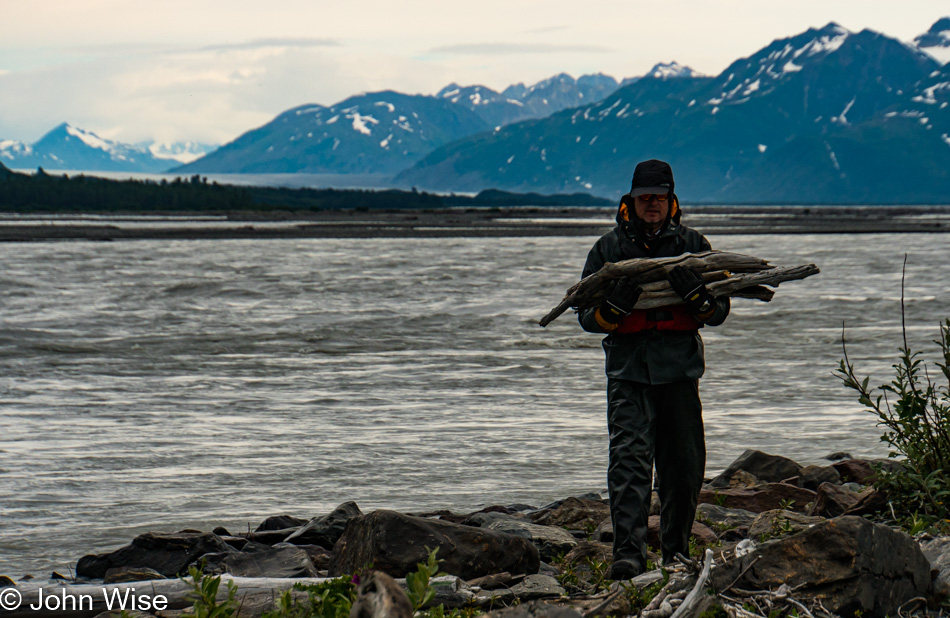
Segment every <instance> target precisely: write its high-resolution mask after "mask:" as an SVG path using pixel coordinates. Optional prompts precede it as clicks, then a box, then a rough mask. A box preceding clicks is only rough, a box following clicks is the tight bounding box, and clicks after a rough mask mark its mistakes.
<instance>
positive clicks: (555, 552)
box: [462, 513, 577, 562]
mask: <svg viewBox="0 0 950 618" xmlns="http://www.w3.org/2000/svg"><path fill="white" fill-rule="evenodd" d="M462 523H463V524H464V525H466V526H478V527H480V528H488V529H489V530H497V531H498V532H505V533H507V534H513V535H515V536H520V537H522V538H524V539H528V540H529V541H531V542H532V543H534V545H535V546H536V547H537V548H538V553H539V555H540V556H541V560H544V561H545V562H551V561H552V560H554V559H555V558H557V557H558V556H560V555H562V554H565V553H567V552H569V551H571V549H573V548H574V546H575V545H577V539H576V538H574V536H573V535H571V533H569V532H567V531H566V530H564V529H563V528H555V527H553V526H542V525H538V524H532V523H528V522H526V521H523V520H520V519H515V518H514V517H511V516H510V515H504V514H502V513H475V514H474V515H472V516H471V517H469V518H468V519H466V520H465V521H464V522H462Z"/></svg>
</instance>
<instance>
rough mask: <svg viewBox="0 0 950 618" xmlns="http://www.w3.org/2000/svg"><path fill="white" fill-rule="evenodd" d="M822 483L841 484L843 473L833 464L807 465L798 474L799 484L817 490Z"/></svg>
mask: <svg viewBox="0 0 950 618" xmlns="http://www.w3.org/2000/svg"><path fill="white" fill-rule="evenodd" d="M822 483H831V484H833V485H839V484H840V483H841V475H840V474H839V473H838V471H837V470H836V469H835V468H834V467H833V466H805V467H804V468H802V471H801V472H799V474H798V486H799V487H804V488H805V489H810V490H812V491H815V490H817V489H818V486H819V485H821V484H822Z"/></svg>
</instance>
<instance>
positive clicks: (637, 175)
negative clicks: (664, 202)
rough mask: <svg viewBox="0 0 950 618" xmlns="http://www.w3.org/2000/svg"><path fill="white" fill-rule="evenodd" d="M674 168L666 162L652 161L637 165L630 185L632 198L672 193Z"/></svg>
mask: <svg viewBox="0 0 950 618" xmlns="http://www.w3.org/2000/svg"><path fill="white" fill-rule="evenodd" d="M672 192H673V168H671V167H670V164H669V163H667V162H666V161H659V160H657V159H650V160H649V161H643V162H641V163H638V164H637V167H636V169H634V170H633V181H632V182H631V183H630V197H636V196H638V195H643V194H644V193H672Z"/></svg>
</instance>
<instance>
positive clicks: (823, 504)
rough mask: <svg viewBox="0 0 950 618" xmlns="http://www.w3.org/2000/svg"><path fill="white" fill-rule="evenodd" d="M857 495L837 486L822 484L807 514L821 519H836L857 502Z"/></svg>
mask: <svg viewBox="0 0 950 618" xmlns="http://www.w3.org/2000/svg"><path fill="white" fill-rule="evenodd" d="M858 497H859V494H857V493H855V492H853V491H851V490H850V489H845V488H844V487H841V486H839V485H832V484H831V483H822V484H821V485H819V486H818V492H817V496H816V497H815V504H814V505H813V506H812V508H811V510H810V511H809V512H808V514H809V515H821V516H822V517H838V516H839V515H844V513H845V511H847V510H848V509H850V508H851V507H853V506H854V505H855V504H857V502H858Z"/></svg>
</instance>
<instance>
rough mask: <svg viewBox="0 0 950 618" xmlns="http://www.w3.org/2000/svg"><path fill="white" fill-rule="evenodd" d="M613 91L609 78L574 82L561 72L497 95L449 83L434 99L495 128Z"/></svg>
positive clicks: (614, 83)
mask: <svg viewBox="0 0 950 618" xmlns="http://www.w3.org/2000/svg"><path fill="white" fill-rule="evenodd" d="M616 89H617V80H615V79H614V78H612V77H610V76H609V75H603V74H602V73H598V74H596V75H582V76H581V77H579V78H577V79H576V80H575V79H574V78H573V77H571V76H570V75H568V74H566V73H561V74H560V75H555V76H554V77H551V78H548V79H546V80H542V81H540V82H538V83H536V84H534V85H533V86H525V85H524V84H522V83H519V84H514V85H512V86H509V87H507V88H506V89H505V90H504V91H503V92H500V93H499V92H496V91H494V90H492V89H491V88H488V87H486V86H459V85H458V84H455V83H452V84H449V85H448V86H446V87H445V88H443V89H442V90H440V91H439V92H438V93H437V94H436V95H435V96H436V97H438V98H441V99H446V100H448V101H451V102H452V103H455V104H457V105H462V106H465V107H467V108H468V109H470V110H472V111H473V112H475V113H476V114H478V115H479V116H480V117H481V118H482V119H483V120H484V121H485V122H487V123H488V124H489V125H490V126H492V127H497V126H504V125H506V124H511V123H513V122H518V121H520V120H527V119H530V118H544V117H545V116H550V115H551V114H553V113H554V112H559V111H561V110H562V109H567V108H569V107H577V106H578V105H586V104H588V103H594V102H596V101H600V100H601V99H603V98H604V97H606V96H607V95H609V94H610V93H612V92H613V91H614V90H616Z"/></svg>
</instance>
